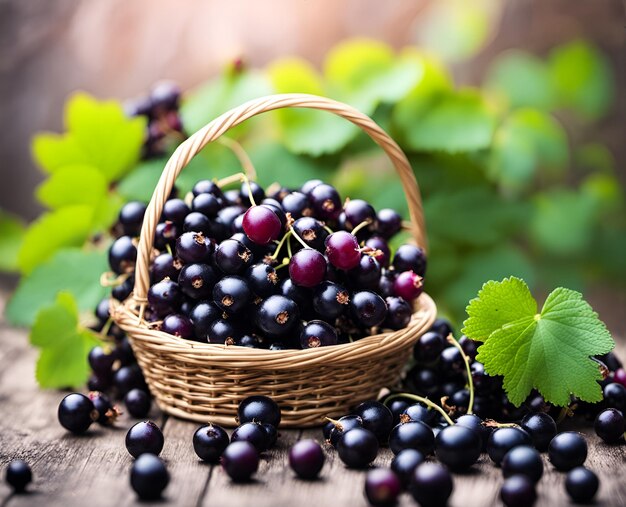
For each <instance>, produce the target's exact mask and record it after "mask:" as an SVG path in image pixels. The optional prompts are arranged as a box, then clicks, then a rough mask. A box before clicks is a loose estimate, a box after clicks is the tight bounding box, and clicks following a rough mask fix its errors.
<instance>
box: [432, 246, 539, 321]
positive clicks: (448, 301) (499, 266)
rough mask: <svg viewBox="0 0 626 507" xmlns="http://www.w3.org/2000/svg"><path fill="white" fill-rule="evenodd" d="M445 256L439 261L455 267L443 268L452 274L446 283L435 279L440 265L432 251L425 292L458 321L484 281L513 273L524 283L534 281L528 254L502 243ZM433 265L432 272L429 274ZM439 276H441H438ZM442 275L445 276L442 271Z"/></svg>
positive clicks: (533, 271)
mask: <svg viewBox="0 0 626 507" xmlns="http://www.w3.org/2000/svg"><path fill="white" fill-rule="evenodd" d="M444 252H445V250H444ZM450 257H451V255H450V253H448V255H447V256H446V253H444V254H443V255H442V256H441V262H444V263H446V262H447V263H448V264H450V263H451V262H456V263H457V265H456V266H454V267H452V266H449V265H448V266H444V267H443V268H444V269H446V268H447V269H448V270H452V269H453V268H454V269H455V271H454V272H453V273H452V275H448V276H450V279H448V280H445V279H444V280H441V279H439V278H437V276H438V273H437V271H438V267H437V264H438V263H439V262H440V258H439V251H438V250H434V249H431V251H430V259H432V262H430V263H429V268H428V276H427V277H426V282H425V283H426V290H427V291H428V292H429V293H432V294H431V295H432V296H433V297H435V299H436V300H437V301H440V300H441V301H442V302H445V303H444V306H445V308H446V310H447V311H448V312H449V313H450V314H451V315H452V316H454V317H456V318H457V319H458V320H462V318H463V315H464V310H465V307H466V306H467V301H468V300H469V299H470V298H471V297H472V296H473V295H475V294H476V292H477V291H478V290H479V289H480V287H481V286H482V284H483V282H484V281H485V280H489V279H494V278H495V279H498V278H503V277H505V276H507V275H508V274H514V275H516V276H519V277H524V278H525V279H526V280H529V281H532V280H534V279H535V277H536V276H535V269H534V266H533V265H532V264H531V262H530V260H529V259H528V257H527V254H526V253H525V252H524V251H523V250H521V249H520V248H519V247H517V246H515V245H513V244H510V243H508V244H507V243H505V244H501V245H494V246H492V247H490V248H479V249H472V250H468V249H467V248H461V249H459V250H457V251H455V252H454V257H453V258H452V259H450ZM431 265H432V268H433V269H432V272H431ZM439 275H440V273H439ZM443 275H444V276H445V275H446V273H445V272H444V273H443Z"/></svg>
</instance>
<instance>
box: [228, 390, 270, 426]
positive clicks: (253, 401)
mask: <svg viewBox="0 0 626 507" xmlns="http://www.w3.org/2000/svg"><path fill="white" fill-rule="evenodd" d="M280 419H281V411H280V407H279V406H278V404H277V403H276V402H275V401H274V400H273V399H272V398H270V397H268V396H261V395H255V396H248V397H247V398H245V399H244V400H242V401H241V403H239V406H238V407H237V421H238V422H239V424H243V423H247V422H260V423H267V424H271V425H272V426H274V427H276V428H278V426H279V425H280Z"/></svg>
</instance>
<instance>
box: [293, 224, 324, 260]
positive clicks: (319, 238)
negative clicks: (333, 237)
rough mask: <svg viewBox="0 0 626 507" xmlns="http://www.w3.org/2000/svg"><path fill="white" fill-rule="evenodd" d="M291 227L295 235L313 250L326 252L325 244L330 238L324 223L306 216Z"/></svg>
mask: <svg viewBox="0 0 626 507" xmlns="http://www.w3.org/2000/svg"><path fill="white" fill-rule="evenodd" d="M291 227H292V228H293V231H294V233H295V234H297V235H298V237H299V238H300V239H302V240H303V241H304V242H305V243H306V244H307V245H309V246H310V247H311V248H314V249H315V250H318V251H320V252H323V251H324V243H325V241H326V238H327V237H328V231H327V230H326V229H325V228H324V224H323V223H322V222H320V221H319V220H316V219H315V218H313V217H308V216H305V217H302V218H298V219H297V220H296V221H295V222H294V223H293V224H292V225H291ZM297 244H299V242H298V243H297Z"/></svg>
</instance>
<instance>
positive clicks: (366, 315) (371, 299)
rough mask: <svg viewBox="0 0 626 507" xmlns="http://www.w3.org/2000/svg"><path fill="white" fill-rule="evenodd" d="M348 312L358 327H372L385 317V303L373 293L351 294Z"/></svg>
mask: <svg viewBox="0 0 626 507" xmlns="http://www.w3.org/2000/svg"><path fill="white" fill-rule="evenodd" d="M350 311H351V313H352V317H353V318H354V319H355V321H356V322H357V324H358V325H360V326H363V327H374V326H378V325H380V324H382V322H383V321H384V320H385V318H386V317H387V303H385V300H384V299H383V298H381V297H380V296H379V295H378V294H376V293H375V292H371V291H367V290H363V291H359V292H355V293H354V294H352V298H351V299H350Z"/></svg>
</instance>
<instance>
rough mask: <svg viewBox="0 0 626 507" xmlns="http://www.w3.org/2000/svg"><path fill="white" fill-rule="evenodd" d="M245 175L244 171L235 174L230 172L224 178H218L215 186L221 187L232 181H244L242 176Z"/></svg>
mask: <svg viewBox="0 0 626 507" xmlns="http://www.w3.org/2000/svg"><path fill="white" fill-rule="evenodd" d="M245 176H246V175H245V174H244V173H236V174H231V175H230V176H226V177H225V178H222V179H219V180H217V182H216V183H217V186H218V187H220V188H222V187H225V186H226V185H230V184H232V183H237V182H242V181H244V180H243V179H242V178H243V177H245Z"/></svg>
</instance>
